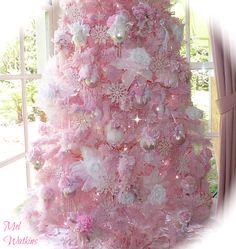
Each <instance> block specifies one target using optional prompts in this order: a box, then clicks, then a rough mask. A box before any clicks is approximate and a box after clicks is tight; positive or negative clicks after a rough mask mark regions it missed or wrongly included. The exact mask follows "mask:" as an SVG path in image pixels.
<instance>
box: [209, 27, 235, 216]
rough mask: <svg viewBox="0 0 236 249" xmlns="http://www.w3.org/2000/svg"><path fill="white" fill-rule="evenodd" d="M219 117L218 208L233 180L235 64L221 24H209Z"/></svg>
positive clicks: (221, 207)
mask: <svg viewBox="0 0 236 249" xmlns="http://www.w3.org/2000/svg"><path fill="white" fill-rule="evenodd" d="M210 33H211V42H212V53H213V61H214V66H215V74H216V84H217V91H218V101H217V104H218V107H219V111H220V115H221V120H220V146H221V151H220V165H219V193H218V211H223V210H224V209H225V207H226V206H228V202H229V201H230V199H231V196H232V190H234V185H235V180H236V67H235V65H236V64H235V58H236V54H235V50H234V44H233V40H231V39H230V34H229V33H227V32H226V31H225V30H224V29H223V28H222V27H221V26H219V25H216V24H214V23H213V22H211V25H210Z"/></svg>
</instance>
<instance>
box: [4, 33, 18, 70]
mask: <svg viewBox="0 0 236 249" xmlns="http://www.w3.org/2000/svg"><path fill="white" fill-rule="evenodd" d="M0 31H1V30H0ZM0 45H1V46H0V74H19V71H20V40H19V36H18V34H17V35H16V36H15V37H14V38H12V39H11V40H9V41H7V42H6V43H4V44H2V43H0Z"/></svg>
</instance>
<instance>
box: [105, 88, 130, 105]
mask: <svg viewBox="0 0 236 249" xmlns="http://www.w3.org/2000/svg"><path fill="white" fill-rule="evenodd" d="M107 94H108V97H109V98H110V99H111V102H112V103H116V104H121V103H122V102H125V100H126V98H127V94H128V90H127V88H126V86H125V85H124V84H122V83H112V84H111V85H110V86H109V87H108V89H107Z"/></svg>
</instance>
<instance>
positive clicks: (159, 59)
mask: <svg viewBox="0 0 236 249" xmlns="http://www.w3.org/2000/svg"><path fill="white" fill-rule="evenodd" d="M166 66H167V61H166V60H165V58H164V57H163V56H161V55H158V54H157V55H156V56H155V57H153V58H152V61H151V64H150V70H151V71H152V72H153V73H156V72H157V71H161V70H162V69H164V68H165V67H166Z"/></svg>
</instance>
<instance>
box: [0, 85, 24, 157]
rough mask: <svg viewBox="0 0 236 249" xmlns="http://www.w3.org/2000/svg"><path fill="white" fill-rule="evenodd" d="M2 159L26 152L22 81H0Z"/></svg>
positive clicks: (0, 144)
mask: <svg viewBox="0 0 236 249" xmlns="http://www.w3.org/2000/svg"><path fill="white" fill-rule="evenodd" d="M0 99H1V101H0V148H1V150H0V161H4V160H6V159H9V158H10V157H12V156H15V155H18V154H21V153H23V152H24V129H23V118H22V97H21V82H20V81H0Z"/></svg>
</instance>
